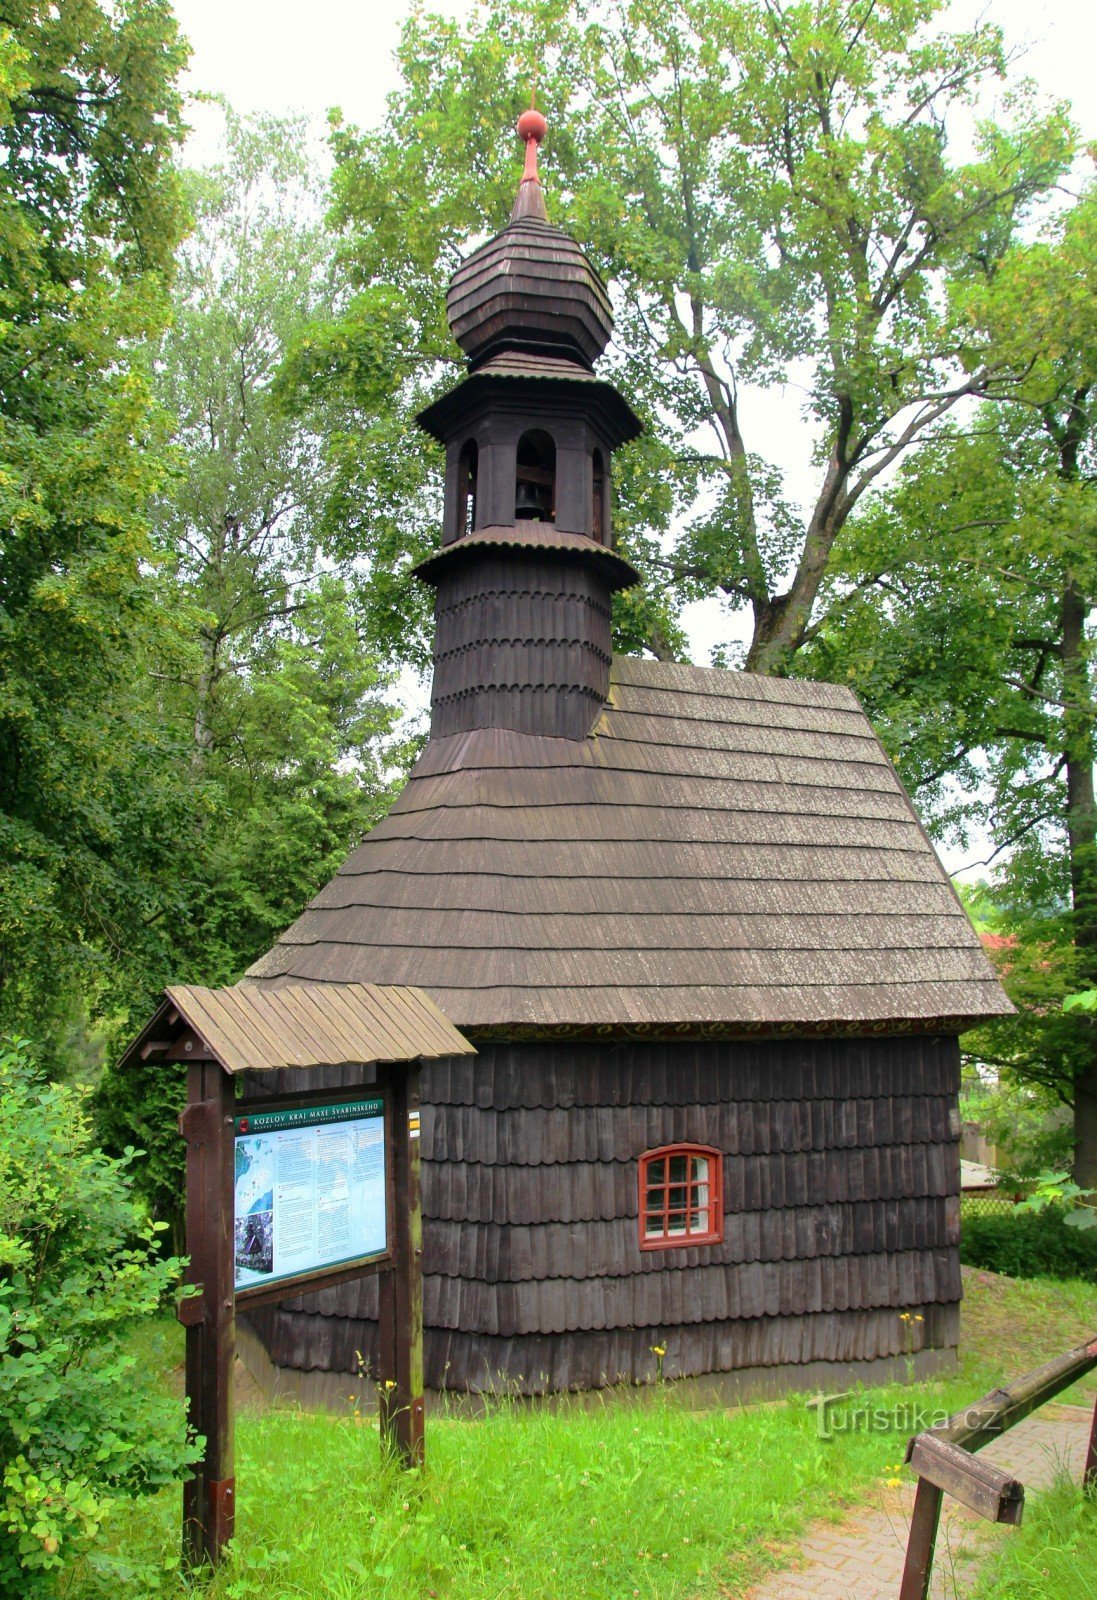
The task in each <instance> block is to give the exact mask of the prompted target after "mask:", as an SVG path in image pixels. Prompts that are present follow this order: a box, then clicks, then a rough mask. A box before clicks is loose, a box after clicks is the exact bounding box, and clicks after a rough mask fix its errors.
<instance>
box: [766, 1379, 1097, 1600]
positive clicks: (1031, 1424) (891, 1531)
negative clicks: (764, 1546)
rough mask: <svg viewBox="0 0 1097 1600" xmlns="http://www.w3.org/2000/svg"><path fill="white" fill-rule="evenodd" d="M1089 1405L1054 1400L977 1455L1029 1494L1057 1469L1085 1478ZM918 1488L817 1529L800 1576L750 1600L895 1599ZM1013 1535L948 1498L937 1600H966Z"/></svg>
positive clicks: (780, 1575) (887, 1492)
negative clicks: (981, 1570) (982, 1563)
mask: <svg viewBox="0 0 1097 1600" xmlns="http://www.w3.org/2000/svg"><path fill="white" fill-rule="evenodd" d="M1092 1421H1093V1410H1092V1407H1090V1406H1085V1407H1081V1406H1068V1405H1057V1404H1056V1403H1055V1402H1054V1401H1052V1402H1051V1403H1049V1404H1048V1405H1046V1406H1042V1407H1041V1408H1040V1410H1039V1411H1037V1412H1034V1413H1033V1415H1032V1416H1031V1417H1027V1418H1026V1419H1025V1421H1024V1422H1019V1423H1018V1424H1017V1426H1016V1427H1015V1428H1011V1429H1010V1431H1009V1432H1008V1433H1007V1434H1004V1435H1003V1436H1002V1438H1001V1439H996V1440H995V1441H994V1443H993V1444H988V1445H987V1446H986V1447H985V1449H983V1450H981V1451H980V1452H979V1454H980V1455H981V1456H982V1457H983V1458H984V1459H985V1460H987V1461H993V1462H995V1463H996V1465H998V1466H1000V1467H1003V1468H1005V1469H1007V1470H1008V1471H1010V1472H1012V1473H1013V1474H1014V1476H1015V1477H1017V1478H1019V1479H1020V1481H1021V1482H1022V1483H1023V1484H1024V1486H1025V1488H1026V1489H1039V1488H1043V1487H1044V1486H1045V1485H1047V1484H1048V1483H1050V1482H1051V1481H1052V1479H1053V1478H1054V1477H1055V1474H1056V1472H1057V1470H1058V1468H1059V1467H1060V1465H1062V1466H1065V1467H1066V1468H1067V1470H1068V1471H1069V1472H1070V1474H1071V1476H1072V1477H1073V1478H1076V1479H1079V1480H1080V1479H1081V1476H1082V1468H1083V1466H1084V1464H1085V1457H1086V1447H1087V1445H1088V1443H1089V1430H1090V1426H1091V1424H1092ZM913 1504H914V1485H913V1483H910V1484H907V1483H904V1484H903V1486H902V1488H900V1489H887V1488H885V1487H883V1486H882V1485H881V1486H880V1488H879V1491H878V1493H877V1494H876V1496H875V1498H874V1499H873V1500H872V1501H871V1502H870V1503H869V1505H867V1506H866V1507H865V1509H864V1510H863V1511H862V1512H860V1513H857V1514H855V1515H854V1516H853V1517H852V1518H850V1519H847V1520H845V1521H843V1522H840V1523H825V1522H823V1523H817V1524H816V1525H815V1526H814V1527H813V1528H812V1529H811V1531H810V1533H809V1534H808V1537H807V1538H806V1539H805V1540H804V1543H803V1546H802V1548H801V1553H800V1554H801V1564H800V1565H798V1566H797V1568H796V1570H795V1571H789V1572H776V1573H774V1574H773V1575H772V1576H771V1577H769V1578H767V1579H766V1580H765V1582H764V1583H761V1584H759V1585H757V1586H756V1587H755V1588H753V1589H751V1590H750V1593H749V1597H748V1600H898V1594H899V1581H900V1578H901V1577H902V1573H903V1558H904V1556H905V1554H906V1543H907V1529H908V1528H909V1526H910V1512H911V1507H912V1506H913ZM1011 1532H1012V1529H1009V1528H1000V1527H997V1526H994V1525H992V1524H990V1523H987V1522H984V1521H982V1519H981V1518H979V1517H976V1516H975V1515H974V1513H972V1512H970V1511H967V1510H966V1509H965V1508H964V1507H963V1506H959V1505H957V1504H956V1502H955V1500H951V1499H949V1497H948V1496H947V1495H946V1497H945V1504H944V1510H943V1512H942V1515H941V1527H940V1530H939V1532H938V1534H937V1554H936V1558H935V1560H934V1570H933V1591H932V1592H933V1596H934V1600H962V1596H963V1595H964V1594H965V1593H966V1591H967V1588H968V1586H969V1583H970V1579H971V1577H972V1575H973V1573H974V1571H975V1567H976V1565H977V1562H976V1557H977V1556H980V1555H984V1554H986V1553H989V1551H990V1550H991V1549H992V1548H993V1546H994V1542H995V1541H996V1540H998V1539H1003V1538H1008V1537H1009V1535H1010V1533H1011Z"/></svg>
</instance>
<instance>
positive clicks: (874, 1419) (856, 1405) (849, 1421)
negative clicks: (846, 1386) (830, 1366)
mask: <svg viewBox="0 0 1097 1600" xmlns="http://www.w3.org/2000/svg"><path fill="white" fill-rule="evenodd" d="M808 1405H809V1407H810V1408H811V1409H812V1410H813V1411H814V1412H815V1432H816V1435H817V1437H818V1438H820V1439H836V1438H839V1437H841V1436H842V1435H843V1434H847V1433H905V1434H908V1435H913V1434H916V1433H925V1432H926V1430H927V1429H929V1428H940V1427H943V1426H944V1424H945V1423H946V1422H947V1421H948V1419H949V1413H948V1412H947V1411H942V1410H940V1409H933V1408H931V1407H929V1406H926V1405H923V1404H922V1403H921V1402H920V1401H918V1400H894V1401H892V1402H891V1403H890V1404H888V1405H884V1404H879V1403H873V1401H872V1400H871V1399H868V1398H866V1397H865V1396H864V1395H858V1394H857V1393H856V1392H855V1391H853V1390H846V1391H845V1393H843V1394H820V1395H816V1396H815V1397H814V1399H812V1400H809V1401H808Z"/></svg>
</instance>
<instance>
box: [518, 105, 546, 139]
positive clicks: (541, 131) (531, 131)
mask: <svg viewBox="0 0 1097 1600" xmlns="http://www.w3.org/2000/svg"><path fill="white" fill-rule="evenodd" d="M547 132H548V123H547V122H546V121H545V119H544V117H543V116H542V115H541V113H540V112H539V111H534V110H532V109H531V110H529V111H523V112H522V115H521V116H520V117H519V118H518V137H519V139H524V140H525V141H526V143H527V144H529V142H530V140H531V139H536V141H537V143H538V144H540V143H541V141H542V139H543V138H544V137H545V134H546V133H547Z"/></svg>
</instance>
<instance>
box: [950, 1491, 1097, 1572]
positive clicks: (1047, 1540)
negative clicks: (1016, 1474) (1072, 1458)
mask: <svg viewBox="0 0 1097 1600" xmlns="http://www.w3.org/2000/svg"><path fill="white" fill-rule="evenodd" d="M971 1600H1097V1504H1095V1503H1094V1501H1093V1499H1092V1497H1091V1498H1089V1499H1088V1500H1087V1499H1086V1498H1085V1497H1084V1496H1083V1494H1082V1491H1081V1490H1080V1489H1079V1487H1078V1485H1077V1484H1075V1483H1071V1482H1070V1480H1069V1479H1064V1480H1062V1481H1060V1482H1059V1483H1058V1484H1056V1486H1055V1487H1054V1488H1053V1489H1049V1490H1047V1491H1046V1493H1044V1494H1035V1495H1032V1496H1031V1497H1029V1498H1027V1499H1026V1503H1025V1520H1024V1522H1023V1523H1022V1524H1021V1527H1020V1528H1019V1529H1018V1530H1017V1531H1016V1532H1015V1533H1013V1534H1012V1535H1011V1536H1010V1537H1009V1538H1008V1539H1004V1540H1003V1541H1002V1545H1001V1549H1000V1550H999V1551H998V1553H997V1554H996V1555H995V1556H994V1557H993V1558H992V1559H991V1560H990V1561H988V1562H987V1564H986V1566H985V1567H983V1568H981V1569H980V1572H979V1575H978V1580H977V1582H976V1584H975V1587H974V1589H973V1590H972V1595H971Z"/></svg>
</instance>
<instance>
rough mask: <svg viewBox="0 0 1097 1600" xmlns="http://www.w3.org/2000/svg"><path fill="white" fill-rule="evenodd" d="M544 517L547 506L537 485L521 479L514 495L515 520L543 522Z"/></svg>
mask: <svg viewBox="0 0 1097 1600" xmlns="http://www.w3.org/2000/svg"><path fill="white" fill-rule="evenodd" d="M544 517H545V507H544V503H543V501H542V499H541V495H540V493H539V491H538V488H537V485H536V484H533V483H525V482H523V481H522V480H519V482H518V487H517V491H516V493H515V497H514V520H515V521H516V522H543V521H544Z"/></svg>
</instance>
